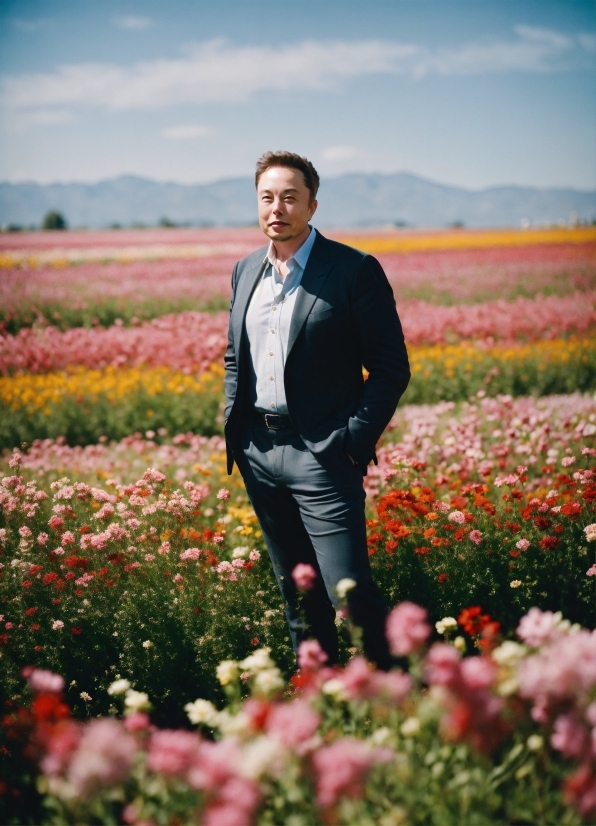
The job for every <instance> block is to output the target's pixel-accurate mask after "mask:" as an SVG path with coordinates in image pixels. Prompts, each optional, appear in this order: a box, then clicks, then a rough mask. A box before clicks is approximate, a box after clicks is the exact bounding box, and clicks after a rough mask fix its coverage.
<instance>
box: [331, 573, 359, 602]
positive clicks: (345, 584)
mask: <svg viewBox="0 0 596 826" xmlns="http://www.w3.org/2000/svg"><path fill="white" fill-rule="evenodd" d="M355 587H356V581H355V580H353V579H350V577H344V578H343V579H340V581H339V582H338V583H337V585H336V586H335V593H336V594H337V596H338V597H339V598H340V599H345V598H346V596H347V594H348V591H351V590H352V588H355Z"/></svg>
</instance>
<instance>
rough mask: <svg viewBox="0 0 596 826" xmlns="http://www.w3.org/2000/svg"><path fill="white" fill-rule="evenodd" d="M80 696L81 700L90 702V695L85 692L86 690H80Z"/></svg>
mask: <svg viewBox="0 0 596 826" xmlns="http://www.w3.org/2000/svg"><path fill="white" fill-rule="evenodd" d="M80 697H81V700H84V701H85V702H86V703H90V702H91V700H92V697H91V695H90V694H87V692H86V691H81V694H80Z"/></svg>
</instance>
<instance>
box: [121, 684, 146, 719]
mask: <svg viewBox="0 0 596 826" xmlns="http://www.w3.org/2000/svg"><path fill="white" fill-rule="evenodd" d="M124 705H125V706H126V709H127V711H129V712H131V713H132V712H135V711H147V710H148V709H149V708H150V703H149V695H148V694H145V692H144V691H135V690H134V688H129V689H128V691H127V692H126V696H125V698H124Z"/></svg>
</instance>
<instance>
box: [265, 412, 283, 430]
mask: <svg viewBox="0 0 596 826" xmlns="http://www.w3.org/2000/svg"><path fill="white" fill-rule="evenodd" d="M264 416H265V425H266V426H267V429H268V430H279V429H280V428H281V424H279V420H280V419H281V416H280V415H279V413H265V414H264ZM270 418H271V419H277V421H278V423H277V425H276V424H274V423H273V422H272V423H271V424H269V419H270Z"/></svg>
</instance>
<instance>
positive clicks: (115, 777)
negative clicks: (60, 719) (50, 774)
mask: <svg viewBox="0 0 596 826" xmlns="http://www.w3.org/2000/svg"><path fill="white" fill-rule="evenodd" d="M136 750H137V747H136V743H135V740H134V738H133V737H131V735H130V734H127V732H126V731H124V729H123V727H122V725H121V724H120V723H118V722H116V720H111V719H109V718H106V717H103V718H101V719H99V720H91V721H90V722H89V723H87V724H86V725H85V727H84V729H83V733H82V735H81V739H80V740H79V743H78V746H77V749H76V751H75V753H74V754H73V756H72V758H71V760H70V764H69V766H68V770H67V779H68V780H69V782H70V783H71V784H72V786H73V788H74V790H75V794H76V795H77V797H81V798H85V797H88V796H89V795H91V794H92V793H93V792H94V791H95V790H97V789H100V788H104V787H106V786H112V785H115V784H116V783H119V782H121V781H122V780H124V778H125V777H126V775H127V774H128V772H129V771H130V769H131V768H132V764H133V761H134V757H135V753H136Z"/></svg>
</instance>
